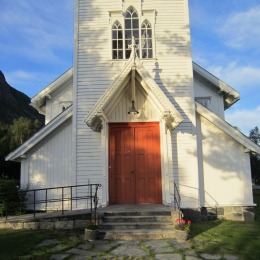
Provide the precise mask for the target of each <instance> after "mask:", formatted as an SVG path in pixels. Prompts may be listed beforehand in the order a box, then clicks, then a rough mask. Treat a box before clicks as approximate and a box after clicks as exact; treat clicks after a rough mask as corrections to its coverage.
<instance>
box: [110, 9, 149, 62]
mask: <svg viewBox="0 0 260 260" xmlns="http://www.w3.org/2000/svg"><path fill="white" fill-rule="evenodd" d="M152 14H153V15H154V11H152V10H148V11H147V10H146V11H145V15H144V11H142V12H141V15H140V16H139V15H138V11H137V10H136V9H135V8H134V7H133V6H132V5H131V6H129V7H128V8H127V9H126V11H125V12H124V13H121V18H120V13H119V11H114V12H110V16H111V18H112V19H113V17H114V19H115V20H116V21H115V20H114V21H115V22H114V23H113V24H112V59H113V60H120V59H129V58H130V55H131V48H128V46H130V45H131V44H132V38H133V37H134V38H135V44H136V45H137V50H136V53H137V55H138V57H140V58H142V59H151V58H153V55H154V53H153V52H154V50H153V48H154V47H153V29H152V28H153V25H152V23H151V22H150V21H149V20H150V19H149V17H150V18H152ZM147 15H148V17H147ZM147 18H148V19H149V20H148V19H147ZM143 19H144V20H143ZM141 20H142V21H143V22H142V21H141ZM152 20H154V19H152ZM112 22H113V20H112ZM153 22H154V21H153Z"/></svg>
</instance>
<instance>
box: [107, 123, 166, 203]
mask: <svg viewBox="0 0 260 260" xmlns="http://www.w3.org/2000/svg"><path fill="white" fill-rule="evenodd" d="M109 203H110V204H141V203H158V204H160V203H162V181H161V156H160V131H159V123H120V124H118V123H115V124H113V123H111V124H110V125H109Z"/></svg>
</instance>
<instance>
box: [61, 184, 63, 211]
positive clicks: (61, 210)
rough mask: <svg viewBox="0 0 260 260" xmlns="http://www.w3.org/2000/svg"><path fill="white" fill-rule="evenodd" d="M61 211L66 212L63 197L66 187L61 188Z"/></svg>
mask: <svg viewBox="0 0 260 260" xmlns="http://www.w3.org/2000/svg"><path fill="white" fill-rule="evenodd" d="M61 194H62V195H61V212H62V215H63V213H64V208H63V199H64V187H62V188H61Z"/></svg>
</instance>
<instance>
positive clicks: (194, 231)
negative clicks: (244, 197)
mask: <svg viewBox="0 0 260 260" xmlns="http://www.w3.org/2000/svg"><path fill="white" fill-rule="evenodd" d="M254 200H255V203H257V204H258V206H257V208H256V211H255V213H256V221H255V222H236V221H208V222H201V223H193V224H192V226H191V235H192V239H191V244H192V246H193V247H194V248H199V249H201V250H202V251H203V252H204V251H205V252H207V253H209V254H222V255H224V254H226V255H238V256H240V258H241V259H246V260H249V259H258V260H259V259H260V190H258V191H255V192H254Z"/></svg>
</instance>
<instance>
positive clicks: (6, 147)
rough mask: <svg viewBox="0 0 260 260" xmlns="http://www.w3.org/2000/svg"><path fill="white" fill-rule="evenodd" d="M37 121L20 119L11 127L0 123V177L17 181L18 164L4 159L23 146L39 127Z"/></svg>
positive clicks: (39, 124)
mask: <svg viewBox="0 0 260 260" xmlns="http://www.w3.org/2000/svg"><path fill="white" fill-rule="evenodd" d="M41 126H42V125H41V123H40V122H39V121H38V120H34V121H33V120H31V119H28V118H24V117H20V118H19V119H15V120H14V121H13V123H12V124H11V125H8V124H1V123H0V175H1V174H5V175H7V176H9V177H15V178H16V179H19V173H20V167H19V164H18V163H15V162H6V161H5V157H6V156H7V155H8V154H9V153H10V152H12V151H13V150H15V149H16V148H17V147H19V146H20V145H21V144H23V143H24V142H25V141H26V140H27V139H28V138H30V137H31V136H32V135H33V134H34V133H35V132H36V131H38V130H39V129H40V127H41Z"/></svg>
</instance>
